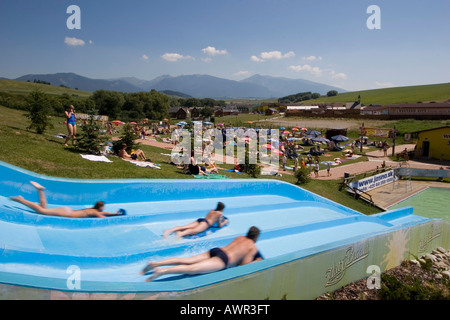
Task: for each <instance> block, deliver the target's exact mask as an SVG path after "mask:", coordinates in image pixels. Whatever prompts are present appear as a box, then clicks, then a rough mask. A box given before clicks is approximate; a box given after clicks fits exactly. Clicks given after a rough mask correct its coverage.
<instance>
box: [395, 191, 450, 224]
mask: <svg viewBox="0 0 450 320" xmlns="http://www.w3.org/2000/svg"><path fill="white" fill-rule="evenodd" d="M406 206H408V207H413V208H414V212H415V214H417V215H420V216H423V217H428V218H433V219H444V220H447V221H449V222H450V189H445V188H427V189H425V190H423V191H421V192H419V193H417V194H415V195H413V196H411V197H409V198H407V199H405V200H403V201H401V202H399V203H397V204H395V205H393V206H391V207H390V208H389V209H390V210H392V209H398V208H402V207H406Z"/></svg>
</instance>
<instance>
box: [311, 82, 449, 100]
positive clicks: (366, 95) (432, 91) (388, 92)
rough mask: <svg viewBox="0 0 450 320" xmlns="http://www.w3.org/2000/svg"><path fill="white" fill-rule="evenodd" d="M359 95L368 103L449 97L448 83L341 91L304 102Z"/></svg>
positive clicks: (347, 98) (346, 98) (348, 97)
mask: <svg viewBox="0 0 450 320" xmlns="http://www.w3.org/2000/svg"><path fill="white" fill-rule="evenodd" d="M358 96H361V103H363V104H364V105H370V104H381V105H388V104H398V103H406V102H409V103H416V102H419V101H421V102H430V101H436V102H442V101H446V100H449V99H450V83H442V84H432V85H424V86H411V87H397V88H387V89H376V90H365V91H354V92H346V93H341V94H339V95H337V96H335V97H320V98H318V99H315V100H309V101H306V102H305V104H311V103H319V102H342V103H346V102H353V101H356V100H357V99H358Z"/></svg>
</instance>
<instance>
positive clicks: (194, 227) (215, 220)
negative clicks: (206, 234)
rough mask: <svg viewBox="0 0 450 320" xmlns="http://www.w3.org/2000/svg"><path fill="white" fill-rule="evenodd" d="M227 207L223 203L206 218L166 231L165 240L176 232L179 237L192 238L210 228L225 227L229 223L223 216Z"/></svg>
mask: <svg viewBox="0 0 450 320" xmlns="http://www.w3.org/2000/svg"><path fill="white" fill-rule="evenodd" d="M224 208H225V205H224V204H223V203H222V202H219V203H218V204H217V208H216V210H211V211H210V212H209V213H208V215H207V216H206V218H200V219H198V220H197V221H194V222H192V223H190V224H188V225H185V226H179V227H174V228H172V229H168V230H165V231H164V235H163V237H164V238H167V237H168V236H169V235H170V234H172V233H174V232H176V233H177V237H178V238H181V237H184V236H191V235H194V234H199V233H201V232H203V231H206V230H208V229H209V228H214V225H215V224H216V225H218V227H219V228H222V227H223V226H225V225H226V224H227V223H228V222H229V221H228V219H227V218H226V217H225V216H223V214H222V212H223V209H224Z"/></svg>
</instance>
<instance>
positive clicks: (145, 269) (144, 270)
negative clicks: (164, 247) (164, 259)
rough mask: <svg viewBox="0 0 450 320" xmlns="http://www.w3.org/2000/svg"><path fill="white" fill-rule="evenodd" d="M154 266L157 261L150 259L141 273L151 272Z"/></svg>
mask: <svg viewBox="0 0 450 320" xmlns="http://www.w3.org/2000/svg"><path fill="white" fill-rule="evenodd" d="M154 267H156V263H155V262H151V261H150V262H149V263H148V264H147V266H146V267H145V268H144V269H143V270H142V271H141V274H146V273H147V272H149V271H150V270H152V269H153V268H154Z"/></svg>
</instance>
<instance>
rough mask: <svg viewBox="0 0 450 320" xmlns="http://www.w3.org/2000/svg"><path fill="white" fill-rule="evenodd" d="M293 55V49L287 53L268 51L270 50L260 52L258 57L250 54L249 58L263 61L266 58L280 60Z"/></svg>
mask: <svg viewBox="0 0 450 320" xmlns="http://www.w3.org/2000/svg"><path fill="white" fill-rule="evenodd" d="M292 57H295V52H294V51H289V52H288V53H285V54H283V53H282V52H281V51H270V52H262V53H261V54H260V55H259V57H258V56H252V57H251V60H252V61H254V62H264V61H266V60H280V59H288V58H292Z"/></svg>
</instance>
